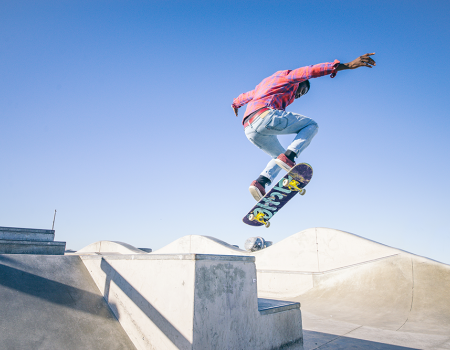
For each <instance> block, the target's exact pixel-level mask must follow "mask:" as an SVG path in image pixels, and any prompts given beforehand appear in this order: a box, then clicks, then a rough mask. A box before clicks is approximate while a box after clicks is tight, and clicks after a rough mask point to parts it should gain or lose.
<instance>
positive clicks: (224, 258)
mask: <svg viewBox="0 0 450 350" xmlns="http://www.w3.org/2000/svg"><path fill="white" fill-rule="evenodd" d="M80 257H81V259H83V260H101V259H105V260H211V261H245V262H255V257H254V256H238V255H212V254H108V253H105V254H102V255H80Z"/></svg>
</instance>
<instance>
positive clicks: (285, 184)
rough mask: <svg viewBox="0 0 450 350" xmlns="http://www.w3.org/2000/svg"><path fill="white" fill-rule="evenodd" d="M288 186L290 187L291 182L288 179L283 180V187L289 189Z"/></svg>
mask: <svg viewBox="0 0 450 350" xmlns="http://www.w3.org/2000/svg"><path fill="white" fill-rule="evenodd" d="M287 185H289V180H288V179H284V180H283V186H284V187H287Z"/></svg>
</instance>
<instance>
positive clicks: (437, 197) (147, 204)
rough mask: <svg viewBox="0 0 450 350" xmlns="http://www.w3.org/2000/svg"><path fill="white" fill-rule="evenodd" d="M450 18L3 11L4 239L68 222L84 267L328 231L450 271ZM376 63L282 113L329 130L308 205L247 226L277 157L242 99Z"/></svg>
mask: <svg viewBox="0 0 450 350" xmlns="http://www.w3.org/2000/svg"><path fill="white" fill-rule="evenodd" d="M449 15H450V2H449V1H434V0H431V1H425V0H424V1H401V0H398V1H392V0H389V1H376V2H361V1H338V2H336V1H321V0H316V1H300V0H297V1H284V0H281V1H280V0H277V1H264V0H259V1H246V0H240V1H230V0H227V1H171V0H168V1H113V0H108V1H64V0H58V1H38V2H35V1H20V0H19V1H18V0H14V1H10V0H3V1H1V2H0V82H1V83H0V130H1V137H0V149H1V151H0V164H1V170H0V184H1V186H0V195H1V201H0V226H13V227H32V228H51V225H52V219H53V212H54V210H55V209H57V211H58V213H57V217H56V224H55V229H56V240H59V241H67V248H70V249H75V250H77V249H80V248H82V247H84V246H86V245H88V244H90V243H93V242H96V241H98V240H115V241H123V242H126V243H129V244H132V245H134V246H136V247H148V248H153V249H158V248H160V247H163V246H164V245H166V244H168V243H170V242H172V241H174V240H176V239H178V238H180V237H182V236H184V235H188V234H199V235H210V236H214V237H216V238H219V239H222V240H224V241H226V242H228V243H230V244H237V245H239V246H241V247H243V243H244V242H245V240H246V239H247V238H248V237H251V236H262V237H264V238H265V239H266V240H272V241H274V242H278V241H280V240H282V239H284V238H286V237H288V236H290V235H292V234H294V233H296V232H299V231H301V230H304V229H307V228H310V227H330V228H335V229H340V230H344V231H348V232H351V233H354V234H357V235H360V236H363V237H365V238H368V239H371V240H374V241H377V242H380V243H384V244H387V245H391V246H394V247H397V248H401V249H404V250H406V251H410V252H412V253H415V254H419V255H423V256H426V257H429V258H432V259H435V260H438V261H442V262H445V263H448V264H450V253H449V252H450V215H449V198H450V185H449V181H450V180H449V179H450V166H449V160H450V156H449V150H450V138H449V133H450V118H449V110H450V94H449V92H450V88H449V83H448V76H449V73H448V60H449V57H450V45H449V44H450V21H449ZM367 52H376V55H375V56H374V59H375V60H376V62H377V66H376V67H374V68H372V69H369V68H359V69H357V70H353V71H342V72H339V73H338V75H337V76H336V78H334V79H330V77H328V76H327V77H322V78H318V79H314V80H312V81H311V90H310V91H309V92H308V94H307V95H305V96H303V97H302V98H300V100H297V101H296V102H294V103H293V104H292V105H291V106H289V107H288V110H290V111H293V112H297V113H300V114H303V115H306V116H308V117H310V118H312V119H314V120H315V121H317V123H318V124H319V127H320V130H319V133H318V134H317V136H316V137H315V138H314V139H313V141H312V143H311V145H310V146H309V147H308V148H307V149H306V150H305V151H304V152H303V153H302V155H301V156H300V159H299V161H304V162H308V163H310V164H311V165H312V167H313V168H314V177H313V179H312V181H311V183H310V184H309V185H308V187H307V193H306V195H305V196H304V197H300V196H297V197H296V198H294V199H293V200H292V201H291V202H290V203H289V204H288V205H287V206H286V207H285V208H283V210H282V211H281V212H280V213H278V214H277V215H276V216H275V217H274V218H273V219H272V220H271V222H272V226H271V227H270V228H269V229H266V228H263V227H262V228H254V227H249V226H247V225H245V224H243V223H242V221H241V220H242V217H243V216H244V215H245V214H246V213H247V212H248V210H249V209H250V208H251V207H252V206H253V205H254V200H253V198H252V197H251V196H250V194H249V192H248V186H249V184H250V183H251V181H252V180H254V179H256V177H257V176H258V175H259V173H260V172H261V171H262V169H263V168H264V167H265V165H266V163H267V162H268V161H269V157H268V156H267V155H266V154H264V153H263V152H262V151H260V150H259V149H257V148H256V147H255V146H254V145H252V144H251V143H250V142H249V141H248V140H247V139H246V137H245V134H244V131H243V128H242V126H241V122H240V118H236V117H235V116H234V114H233V111H232V109H231V107H230V104H231V102H232V100H233V98H235V97H236V96H238V95H239V94H240V93H242V92H246V91H248V90H251V89H253V88H254V87H255V86H256V85H257V84H258V83H259V82H260V81H261V80H262V79H263V78H265V77H267V76H269V75H271V74H273V73H274V72H275V71H278V70H282V69H295V68H298V67H302V66H306V65H311V64H316V63H321V62H329V61H333V60H334V59H339V60H341V61H342V62H348V61H350V60H353V59H354V58H356V57H357V56H359V55H361V54H364V53H367ZM243 112H244V109H243V108H242V109H241V110H240V116H242V113H243ZM291 138H292V137H291V136H288V137H283V138H282V143H283V145H285V146H287V145H288V144H289V142H290V140H291Z"/></svg>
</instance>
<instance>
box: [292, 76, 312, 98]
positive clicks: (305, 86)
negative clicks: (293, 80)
mask: <svg viewBox="0 0 450 350" xmlns="http://www.w3.org/2000/svg"><path fill="white" fill-rule="evenodd" d="M310 87H311V84H310V83H309V80H305V81H302V82H301V83H300V84H298V88H297V91H296V92H295V98H300V97H301V96H303V95H304V94H306V93H307V92H308V91H309V88H310Z"/></svg>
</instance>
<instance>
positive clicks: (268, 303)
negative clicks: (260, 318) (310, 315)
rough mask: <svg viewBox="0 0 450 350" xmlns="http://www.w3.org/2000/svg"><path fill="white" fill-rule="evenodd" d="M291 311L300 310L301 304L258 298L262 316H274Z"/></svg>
mask: <svg viewBox="0 0 450 350" xmlns="http://www.w3.org/2000/svg"><path fill="white" fill-rule="evenodd" d="M291 309H300V303H298V302H292V301H282V300H273V299H264V298H258V311H259V313H260V314H261V315H267V314H274V313H277V312H281V311H286V310H291Z"/></svg>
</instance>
